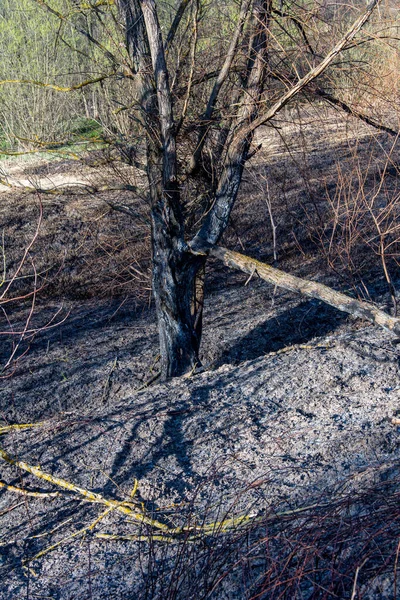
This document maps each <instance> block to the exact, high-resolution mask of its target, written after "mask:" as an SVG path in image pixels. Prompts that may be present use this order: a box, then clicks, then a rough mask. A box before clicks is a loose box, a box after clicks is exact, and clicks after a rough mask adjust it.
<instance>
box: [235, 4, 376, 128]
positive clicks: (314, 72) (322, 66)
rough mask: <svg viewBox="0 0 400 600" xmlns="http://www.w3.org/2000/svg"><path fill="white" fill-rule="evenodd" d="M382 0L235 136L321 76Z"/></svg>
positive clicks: (266, 117)
mask: <svg viewBox="0 0 400 600" xmlns="http://www.w3.org/2000/svg"><path fill="white" fill-rule="evenodd" d="M381 1H382V0H372V2H370V4H369V5H368V6H367V9H366V10H365V12H364V13H363V14H362V15H361V16H360V17H359V18H358V19H357V20H356V21H355V22H354V23H353V25H352V26H351V27H350V29H349V31H348V32H347V33H346V35H344V36H343V37H342V39H341V40H340V41H339V42H338V43H337V44H336V45H335V46H334V48H332V50H331V51H330V52H328V54H327V55H326V57H325V58H324V59H323V60H322V61H321V62H320V63H319V65H317V66H316V67H314V68H313V69H311V71H309V72H308V73H307V75H305V77H303V78H302V79H300V81H298V82H297V83H296V84H295V85H293V86H292V87H291V88H290V89H289V90H288V91H287V92H286V94H284V95H283V96H282V97H281V98H280V99H279V100H278V101H277V102H275V104H274V105H273V106H271V108H269V109H268V110H267V112H265V113H264V114H262V115H260V116H259V117H258V118H257V119H255V120H254V121H253V122H252V123H250V125H247V126H246V127H244V128H241V129H240V130H239V131H238V133H237V134H236V136H235V137H240V138H244V137H245V136H247V135H248V134H249V133H251V132H252V131H255V130H256V129H257V128H258V127H260V126H261V125H265V123H267V122H268V121H270V120H271V119H273V118H274V117H275V115H276V114H277V113H278V112H279V111H280V110H281V109H282V108H283V107H284V106H285V105H286V104H287V103H288V102H289V101H290V100H291V99H292V98H294V97H295V96H297V94H299V93H300V92H301V91H302V90H303V89H304V88H305V87H306V86H307V85H308V84H309V83H311V82H312V81H313V80H314V79H316V78H317V77H319V75H321V74H322V73H323V72H324V71H326V69H327V68H328V67H329V66H330V65H331V64H332V63H333V61H334V60H335V58H336V57H337V56H338V55H339V54H340V53H341V52H342V51H343V50H344V49H345V48H346V46H347V45H348V43H349V42H351V41H352V40H353V38H354V37H355V36H356V35H357V33H358V32H359V31H360V30H361V29H362V27H363V26H364V25H365V23H366V22H367V21H368V19H369V18H370V16H371V14H372V13H373V11H374V10H375V8H376V7H377V6H378V5H379V4H380V3H381Z"/></svg>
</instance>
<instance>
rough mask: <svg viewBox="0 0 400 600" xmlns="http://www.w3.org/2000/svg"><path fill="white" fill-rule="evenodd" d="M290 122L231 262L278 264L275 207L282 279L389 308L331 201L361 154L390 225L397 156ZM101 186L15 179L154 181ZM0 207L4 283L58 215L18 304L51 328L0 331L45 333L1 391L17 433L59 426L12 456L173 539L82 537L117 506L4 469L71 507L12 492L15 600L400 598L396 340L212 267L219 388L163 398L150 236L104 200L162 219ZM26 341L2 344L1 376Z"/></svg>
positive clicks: (360, 243) (367, 250) (103, 526)
mask: <svg viewBox="0 0 400 600" xmlns="http://www.w3.org/2000/svg"><path fill="white" fill-rule="evenodd" d="M287 117H288V118H287V122H285V121H284V120H282V121H281V122H279V123H277V126H278V127H279V128H277V129H268V130H264V131H263V132H262V133H261V134H260V136H261V137H262V140H263V142H264V146H263V149H262V150H261V151H259V152H258V153H257V154H256V155H255V156H254V158H253V159H252V160H251V163H250V165H249V166H248V168H247V169H246V172H245V177H244V183H243V187H242V190H241V194H240V198H239V200H238V203H237V206H236V207H235V210H234V213H233V215H232V226H231V228H230V229H229V231H228V232H227V234H226V236H225V239H224V241H223V243H224V245H226V246H227V247H229V248H232V249H236V250H239V251H241V250H242V251H244V252H246V253H248V254H251V255H252V256H254V257H256V258H259V259H262V260H265V261H268V262H273V261H274V256H273V244H272V228H271V221H270V217H269V211H268V206H267V203H266V198H268V199H269V201H270V202H271V210H272V214H273V218H274V224H275V226H276V241H277V243H276V246H277V254H278V261H277V264H278V266H279V267H280V268H282V269H286V270H288V271H290V272H292V273H295V274H297V275H299V276H302V277H307V278H312V279H316V280H318V281H321V282H324V283H327V284H328V285H332V286H334V287H336V288H338V289H341V290H343V291H346V292H348V293H350V294H354V295H358V296H359V297H367V298H369V299H372V300H374V301H375V302H377V303H378V304H379V305H380V306H381V307H383V308H387V307H388V303H389V299H390V298H389V294H388V290H387V286H386V283H385V281H384V277H383V274H382V269H381V267H380V264H379V260H378V259H377V257H376V254H375V253H374V251H373V249H371V247H368V245H367V244H366V243H365V239H366V237H360V238H359V239H358V240H355V241H354V243H352V245H351V261H350V260H349V261H348V262H347V263H346V261H345V260H344V257H345V256H346V253H345V252H344V251H343V244H344V242H343V238H339V236H336V237H335V236H333V238H332V237H330V235H331V232H332V214H331V209H330V206H331V202H330V200H329V199H335V198H337V197H338V193H339V191H340V190H343V189H344V188H343V177H344V175H345V174H350V173H352V172H353V171H354V169H355V167H354V160H355V158H354V157H355V153H356V155H357V161H358V164H361V165H364V167H365V170H366V171H367V176H366V177H365V178H364V184H365V189H366V191H367V192H368V190H373V189H375V186H376V181H377V180H378V178H379V177H380V176H381V174H382V172H383V173H384V177H385V185H384V186H383V190H384V193H383V192H382V193H383V196H382V200H381V202H382V203H383V202H384V201H385V198H386V199H387V198H388V197H393V195H395V194H396V193H397V186H398V183H397V179H398V173H397V169H396V155H395V152H394V151H392V150H391V147H392V143H393V141H392V140H391V139H390V138H389V137H388V136H387V135H386V134H379V133H376V132H373V131H371V130H370V128H368V127H367V126H362V125H360V124H359V123H357V122H354V121H351V120H348V119H343V118H342V117H341V116H340V115H339V114H337V113H335V112H334V111H328V112H326V113H322V109H318V111H313V110H311V109H309V112H307V110H304V111H303V113H302V116H301V121H302V122H301V127H300V123H297V124H296V123H293V118H292V115H289V114H288V115H287ZM283 135H284V136H285V140H286V142H285V144H286V145H285V144H284V143H283V142H282V140H281V137H282V136H283ZM288 140H289V141H288ZM289 142H290V143H289ZM382 148H384V149H385V151H386V152H387V153H388V154H390V157H391V158H390V164H389V168H386V170H385V164H386V163H387V160H386V159H385V157H384V153H383V152H382ZM338 162H339V163H340V173H341V176H340V177H339V175H338V168H337V164H338ZM98 163H99V159H98V158H97V157H91V163H90V164H86V165H85V166H83V167H80V169H79V172H78V173H76V164H75V163H74V162H73V161H65V160H60V161H53V162H52V163H30V162H27V163H26V164H23V165H18V169H17V168H15V167H12V169H11V170H12V176H13V177H14V178H15V179H18V178H20V179H23V180H26V179H29V178H30V179H31V180H34V181H38V179H37V178H39V179H40V178H43V177H45V178H46V180H48V181H52V180H53V181H55V182H57V184H58V183H59V182H60V181H61V178H62V177H66V178H67V179H66V181H67V182H70V181H71V179H72V177H73V176H74V175H75V174H77V175H78V176H79V179H80V180H84V181H87V182H88V184H89V183H90V184H91V185H94V183H96V184H99V183H102V184H103V183H104V182H107V183H110V182H111V183H112V182H113V181H120V179H121V178H124V180H126V181H131V180H132V179H134V178H135V177H137V175H136V174H135V173H131V172H130V171H129V169H123V170H121V168H118V169H116V167H115V166H110V165H108V166H107V165H103V164H102V165H99V164H98ZM341 178H342V179H341ZM40 180H41V179H40ZM267 182H268V184H267ZM343 193H344V192H343ZM0 198H1V200H2V202H1V204H0V219H1V222H2V227H1V228H2V229H4V248H5V257H6V265H7V273H6V277H7V278H8V279H9V278H10V277H12V274H13V272H15V269H16V268H17V265H18V264H19V261H20V260H21V256H22V255H23V252H24V248H26V246H27V244H28V243H29V241H30V240H31V239H32V236H33V235H34V232H35V229H36V225H37V219H38V215H39V212H40V202H41V205H42V210H43V221H42V223H41V227H40V230H39V234H38V236H37V239H36V240H35V243H34V244H33V246H32V248H31V249H30V252H29V260H26V261H25V264H24V266H23V268H22V270H21V272H20V273H19V276H21V275H22V276H23V277H22V278H21V277H19V278H18V280H17V281H15V282H14V284H13V287H12V288H11V290H10V292H12V293H13V294H14V295H18V296H24V295H26V294H29V292H30V291H32V281H33V278H32V274H33V273H34V272H35V271H36V273H37V284H36V285H37V287H38V288H40V289H39V291H38V293H37V297H36V298H35V306H34V310H32V297H31V296H29V297H28V298H25V299H20V300H16V301H14V302H11V303H9V304H5V305H3V308H4V311H6V312H3V313H2V316H1V319H2V324H1V331H2V332H5V331H9V330H10V328H11V327H12V328H13V330H14V332H18V331H22V330H23V328H24V326H25V324H26V323H27V319H29V321H28V323H29V327H28V329H29V331H31V330H32V333H29V332H28V333H27V334H26V335H25V337H24V339H23V340H22V342H21V344H20V345H19V346H18V348H17V350H16V352H15V355H14V359H16V360H14V361H12V363H11V364H10V366H9V367H8V368H7V369H6V370H5V371H3V373H2V379H1V380H0V386H1V397H0V408H1V413H0V416H1V418H2V425H7V424H12V423H38V422H41V423H42V424H41V425H40V426H37V427H34V428H32V429H28V430H24V431H16V430H15V431H12V432H9V433H7V434H6V435H4V436H2V437H1V441H2V447H3V448H4V449H5V450H6V451H7V453H8V454H9V455H10V456H12V457H14V458H17V459H18V460H20V461H25V462H26V463H28V464H29V465H32V466H36V465H40V468H41V469H42V471H43V472H45V473H49V474H52V475H53V476H55V477H59V478H63V479H64V480H67V481H69V482H71V483H73V484H74V485H75V486H79V487H80V488H84V489H87V490H91V491H92V492H95V493H98V494H101V495H102V496H103V497H104V498H107V499H114V500H117V501H118V502H124V501H125V502H127V501H132V502H136V503H137V505H136V509H137V511H142V510H143V507H144V509H145V511H146V515H147V516H148V517H149V518H151V519H154V520H157V521H158V522H161V523H163V524H165V525H166V526H167V527H168V528H169V533H163V532H162V531H160V530H157V527H151V526H149V525H147V524H146V523H143V522H140V521H138V520H136V521H135V519H132V518H129V517H127V516H126V515H124V514H122V513H121V512H119V511H118V509H114V510H110V511H109V512H108V513H107V514H105V515H104V516H103V518H102V519H101V520H99V521H98V522H97V523H95V524H94V526H93V528H92V529H86V531H84V532H82V533H81V534H79V535H78V534H77V532H79V531H80V530H82V529H85V528H87V527H89V526H90V525H91V524H93V523H94V522H95V520H96V519H97V518H98V517H99V516H100V515H101V514H102V513H103V512H104V510H105V508H107V506H104V505H101V504H99V503H93V502H88V501H85V499H84V497H83V496H82V495H81V494H79V492H77V491H76V490H75V492H74V491H73V490H72V491H71V490H69V491H68V490H66V489H64V488H60V487H58V486H56V485H55V484H54V483H51V482H49V481H46V480H43V479H40V478H38V477H36V476H34V475H32V474H29V473H27V472H26V471H24V470H23V469H21V468H18V467H15V466H12V465H9V464H7V463H6V462H5V461H2V464H1V475H0V481H1V482H4V483H6V484H8V485H12V486H15V487H17V488H20V489H23V490H25V491H28V492H32V491H39V492H44V491H47V492H54V491H59V494H58V495H57V496H56V497H43V498H40V497H35V496H32V495H26V494H23V493H20V492H18V490H17V491H15V490H11V489H6V488H4V487H0V523H1V526H0V598H1V599H3V598H4V599H9V598H16V599H17V598H18V599H19V598H27V599H33V598H54V599H56V598H57V599H60V600H61V599H63V600H64V599H67V598H68V599H72V598H74V599H75V598H76V599H84V598H85V599H86V598H96V599H101V598H104V599H106V598H116V599H117V598H121V599H123V598H138V599H148V600H150V599H158V598H159V599H161V598H163V599H164V598H168V599H172V598H174V599H178V598H179V599H182V600H184V599H187V598H193V599H196V600H197V599H201V598H214V599H239V598H240V599H241V598H246V599H251V598H254V599H255V598H260V599H262V598H263V599H275V598H276V599H278V598H285V599H288V600H289V599H300V598H301V599H310V600H311V599H325V598H326V599H328V598H349V599H350V598H351V599H353V598H354V599H355V598H357V599H360V598H365V599H378V598H396V597H400V595H399V594H400V592H399V591H398V590H399V584H398V583H397V563H398V554H399V552H398V550H399V545H398V544H399V539H400V509H399V489H400V486H399V467H398V460H399V441H400V437H399V435H400V433H399V427H398V425H396V421H395V420H394V421H393V419H396V418H398V416H399V415H400V403H399V397H400V377H399V358H400V357H399V349H398V346H397V345H396V344H395V343H393V339H392V337H391V336H390V335H389V334H388V333H386V332H384V331H381V330H379V329H377V328H375V327H373V326H371V325H369V324H367V323H365V322H361V321H359V320H352V319H351V318H349V317H348V316H347V315H344V314H342V313H339V312H338V311H335V310H334V309H332V308H330V307H327V306H324V305H322V304H321V303H320V302H317V301H313V300H305V299H304V298H300V297H297V296H295V295H293V294H291V293H288V292H285V291H283V290H278V289H276V290H274V289H272V288H271V287H268V286H267V285H266V284H265V283H264V282H261V281H260V280H257V279H256V278H252V279H251V280H250V281H248V279H247V277H246V276H245V275H243V274H240V273H234V272H228V271H227V270H226V269H225V268H223V267H221V266H220V265H218V264H217V263H214V262H210V264H209V265H208V282H207V296H206V306H205V331H204V340H203V350H202V352H203V356H202V360H203V365H204V371H203V372H201V373H198V374H195V375H193V376H191V377H187V378H181V379H176V380H173V381H171V382H169V383H167V384H158V383H157V382H155V383H154V384H152V385H151V386H149V387H145V383H146V382H147V381H149V380H150V379H152V377H153V375H154V374H155V373H156V372H157V354H158V346H157V343H158V338H157V329H156V323H155V317H154V311H153V307H152V304H151V295H150V294H151V291H150V260H149V239H148V232H147V228H146V225H145V222H142V221H141V220H136V221H135V220H132V219H130V218H128V217H127V216H126V215H124V214H121V213H117V212H115V211H113V210H111V209H110V208H109V206H108V205H107V204H106V202H105V201H104V200H112V201H113V202H116V201H118V202H120V203H121V202H126V203H129V204H130V205H131V206H132V205H133V204H135V206H134V208H135V210H136V211H137V212H139V213H140V217H141V218H142V219H143V221H145V220H146V218H147V211H146V205H145V204H144V203H140V202H137V203H135V201H134V200H132V198H131V197H130V196H129V195H128V194H125V195H123V194H122V193H121V192H119V193H111V192H103V193H101V194H92V193H90V194H89V193H87V191H84V190H83V189H80V190H74V191H73V193H72V192H71V193H68V194H60V195H45V194H41V195H40V202H39V198H38V196H37V195H33V194H25V193H23V192H21V191H8V192H2V193H1V194H0ZM386 201H387V200H386ZM362 225H363V227H367V224H366V223H363V224H362ZM344 230H345V228H344V227H343V228H342V229H341V231H344ZM329 240H333V241H331V243H330V245H329V244H328V242H329ZM394 247H396V246H395V245H394ZM327 248H329V252H330V254H329V253H328V252H327ZM335 249H336V254H335V253H334V252H333V251H334V250H335ZM327 257H328V258H329V259H330V264H328V260H327ZM332 267H333V268H332ZM390 268H391V272H392V276H393V279H394V282H395V285H397V283H398V280H397V278H396V263H395V262H394V261H392V262H391V263H390ZM3 285H4V284H3ZM3 289H4V288H3ZM0 291H1V288H0ZM19 339H20V337H19V336H17V335H15V336H10V335H3V334H2V336H1V337H0V342H1V345H0V360H1V364H2V365H5V364H7V362H8V361H9V358H10V356H11V355H12V352H13V351H14V349H15V347H16V346H15V344H16V342H18V340H19ZM135 480H136V481H137V490H136V493H135V495H134V497H133V498H131V497H130V494H131V491H132V488H134V487H136V484H135ZM243 517H246V518H245V519H243ZM238 519H239V520H238ZM240 519H242V522H239V521H240ZM227 523H230V525H229V527H227V526H226V524H227ZM212 524H214V525H212ZM204 526H206V527H204ZM179 527H186V528H187V529H186V530H185V531H183V532H181V533H177V532H176V528H179ZM171 530H174V531H175V533H171ZM100 533H101V534H103V533H104V534H109V535H113V536H116V539H110V538H108V539H103V538H99V537H97V535H98V534H100ZM74 534H76V535H74ZM71 536H72V537H71ZM121 536H131V538H130V539H121ZM135 536H136V537H135ZM160 537H161V538H163V539H160ZM53 546H54V547H53Z"/></svg>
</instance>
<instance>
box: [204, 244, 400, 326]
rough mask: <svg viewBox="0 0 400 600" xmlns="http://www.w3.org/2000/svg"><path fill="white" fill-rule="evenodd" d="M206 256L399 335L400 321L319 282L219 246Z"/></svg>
mask: <svg viewBox="0 0 400 600" xmlns="http://www.w3.org/2000/svg"><path fill="white" fill-rule="evenodd" d="M208 253H209V255H210V256H214V257H215V258H218V259H219V260H221V261H222V262H223V263H224V264H225V265H226V266H227V267H230V268H232V269H238V270H240V271H243V272H244V273H248V274H249V275H250V276H252V275H258V276H259V277H260V278H261V279H263V280H264V281H267V282H268V283H271V284H272V285H276V286H278V287H281V288H283V289H285V290H289V291H291V292H298V293H299V294H302V295H304V296H309V297H310V298H316V299H318V300H322V302H325V303H326V304H329V305H330V306H333V307H334V308H337V309H338V310H341V311H342V312H346V313H349V314H350V315H352V316H353V317H358V318H361V319H367V320H368V321H370V322H371V323H374V324H375V325H379V326H380V327H383V329H386V330H388V331H391V332H393V333H395V334H396V335H398V336H400V319H397V318H395V317H391V316H390V315H388V314H387V313H385V312H383V311H382V310H379V308H377V307H376V306H374V305H373V304H370V303H369V302H363V301H360V300H356V299H355V298H351V297H350V296H346V294H342V293H341V292H337V291H336V290H333V289H332V288H330V287H328V286H327V285H324V284H323V283H318V282H317V281H310V280H308V279H302V278H301V277H296V276H295V275H290V274H289V273H286V272H285V271H281V270H280V269H275V268H274V267H271V266H270V265H268V264H266V263H263V262H261V261H259V260H256V259H255V258H251V257H250V256H246V255H245V254H240V253H239V252H233V251H232V250H228V249H227V248H223V247H221V246H214V247H212V248H210V249H209V250H208Z"/></svg>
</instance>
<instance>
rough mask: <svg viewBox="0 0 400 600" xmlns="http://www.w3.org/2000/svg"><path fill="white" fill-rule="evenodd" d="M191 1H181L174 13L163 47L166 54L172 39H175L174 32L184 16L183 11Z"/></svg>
mask: <svg viewBox="0 0 400 600" xmlns="http://www.w3.org/2000/svg"><path fill="white" fill-rule="evenodd" d="M191 1H192V0H181V3H180V4H179V6H178V10H177V11H176V14H175V17H174V20H173V22H172V25H171V29H170V30H169V32H168V35H167V39H166V41H165V46H164V49H165V52H168V50H169V48H170V46H171V44H172V42H173V41H174V38H175V35H176V32H177V31H178V27H179V25H180V22H181V20H182V17H183V15H184V14H185V11H186V9H187V7H188V6H189V4H190V2H191Z"/></svg>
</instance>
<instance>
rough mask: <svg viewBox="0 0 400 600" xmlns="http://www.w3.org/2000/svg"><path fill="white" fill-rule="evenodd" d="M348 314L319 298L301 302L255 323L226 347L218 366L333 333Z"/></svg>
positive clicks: (217, 362)
mask: <svg viewBox="0 0 400 600" xmlns="http://www.w3.org/2000/svg"><path fill="white" fill-rule="evenodd" d="M347 318H348V315H347V314H346V313H342V312H339V311H338V310H336V309H334V308H332V307H330V306H328V305H326V304H323V303H321V302H319V301H316V300H308V301H306V302H302V303H301V304H299V305H298V306H295V307H293V308H290V309H289V310H285V311H283V312H281V313H280V314H278V315H277V316H276V317H273V318H269V319H267V320H265V321H264V322H262V323H260V324H258V325H257V327H254V329H252V330H251V331H250V332H249V333H247V334H246V335H244V336H243V337H239V338H238V339H237V340H236V343H234V344H233V345H230V347H229V348H227V349H226V350H224V351H223V352H222V354H221V356H220V358H219V359H217V361H216V364H215V366H216V367H218V366H220V365H222V364H226V363H233V364H235V363H239V362H242V361H246V360H253V359H255V358H258V357H259V356H263V355H264V354H268V353H269V352H277V351H278V350H281V349H282V348H285V347H287V346H292V345H295V344H306V343H307V342H309V341H310V340H312V339H313V338H316V337H323V336H325V335H327V334H329V333H332V332H333V331H335V329H337V327H339V326H340V325H341V323H343V322H344V321H345V320H346V319H347Z"/></svg>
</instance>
